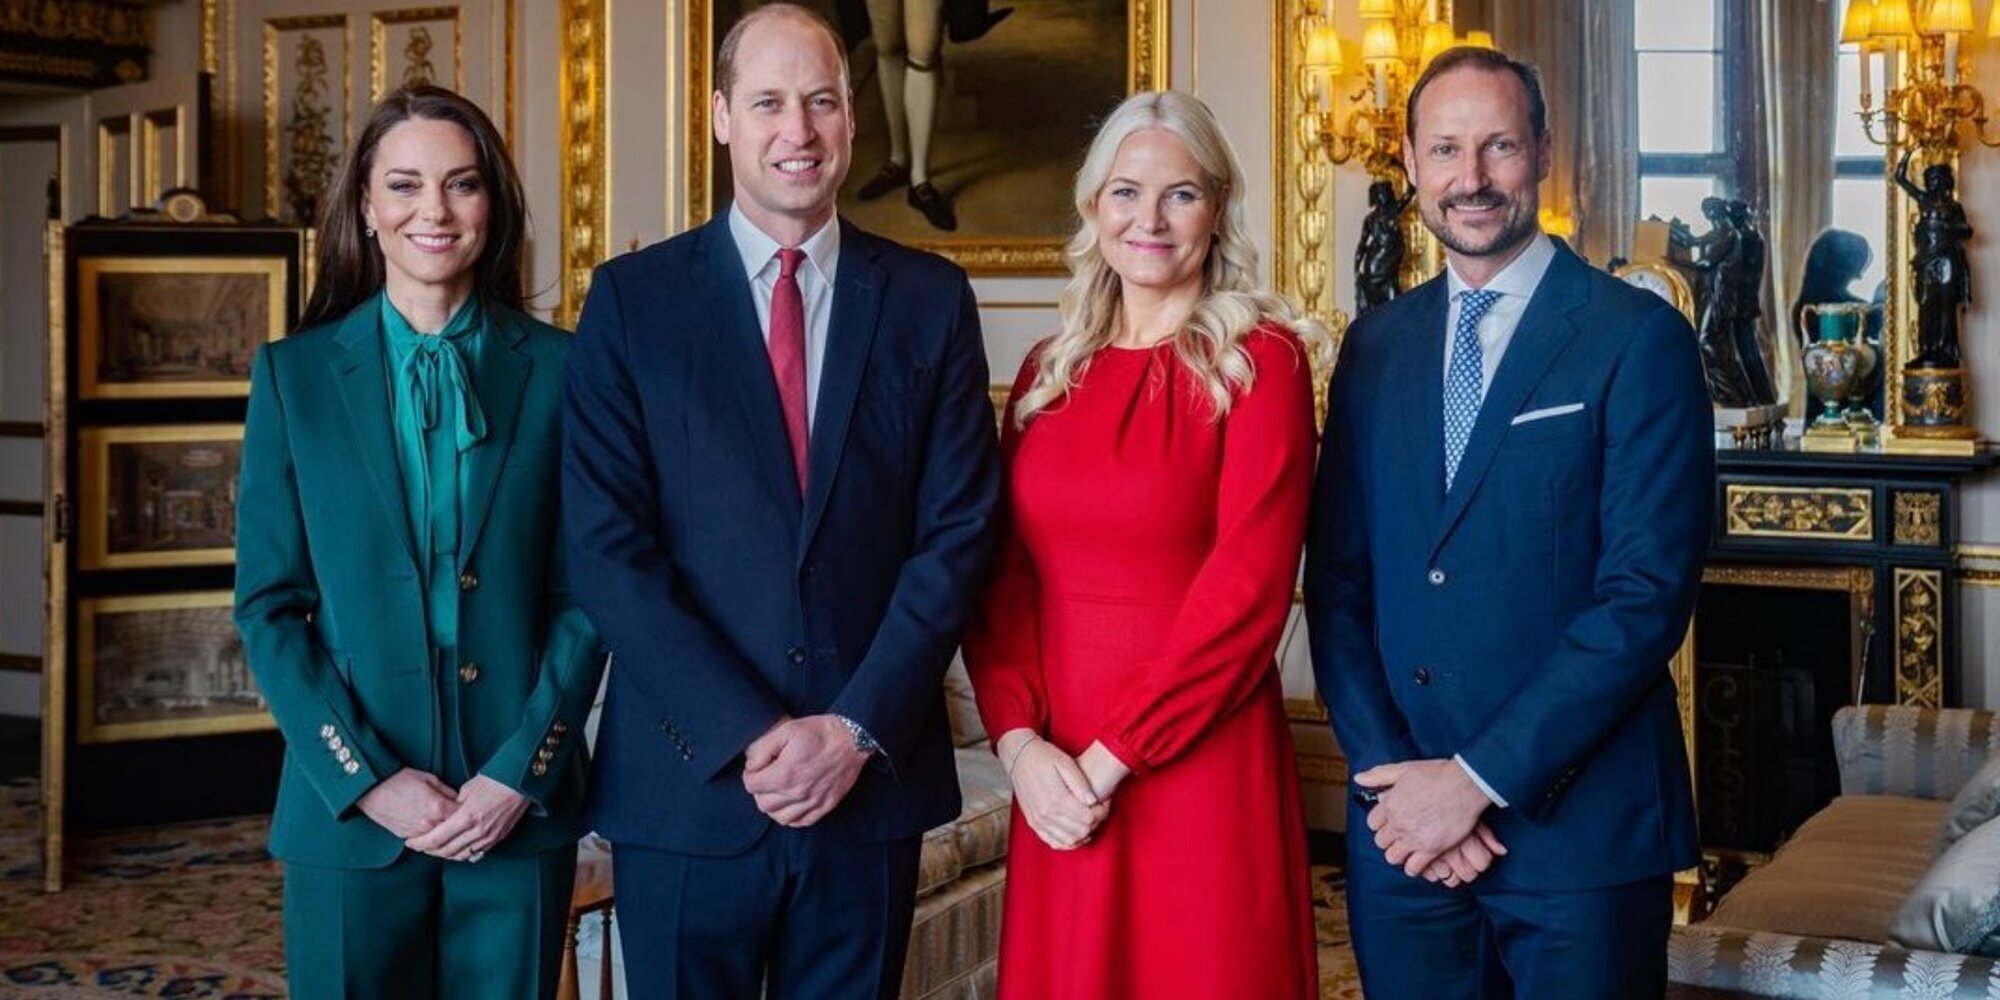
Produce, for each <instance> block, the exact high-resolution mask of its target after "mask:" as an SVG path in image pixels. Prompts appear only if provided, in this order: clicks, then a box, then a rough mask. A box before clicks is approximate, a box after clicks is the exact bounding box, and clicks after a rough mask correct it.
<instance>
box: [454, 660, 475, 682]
mask: <svg viewBox="0 0 2000 1000" xmlns="http://www.w3.org/2000/svg"><path fill="white" fill-rule="evenodd" d="M458 679H459V680H461V681H464V682H465V683H467V684H470V683H472V682H473V681H476V680H478V679H479V664H477V663H467V664H466V665H465V666H462V667H460V668H458Z"/></svg>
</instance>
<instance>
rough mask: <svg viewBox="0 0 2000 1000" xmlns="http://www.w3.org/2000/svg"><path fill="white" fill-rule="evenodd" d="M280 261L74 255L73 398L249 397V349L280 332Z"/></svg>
mask: <svg viewBox="0 0 2000 1000" xmlns="http://www.w3.org/2000/svg"><path fill="white" fill-rule="evenodd" d="M289 263H290V262H289V261H288V260H287V259H286V258H284V257H222V256H216V257H178V256H146V257H136V256H131V257H128V256H118V257H110V256H105V257H98V256H79V257H78V259H77V262H76V278H77V320H78V323H77V338H78V348H77V353H78V359H77V360H78V363H79V364H78V373H77V380H78V384H77V395H78V397H79V398H81V399H86V400H89V399H184V398H199V397H219V396H222V397H226V396H248V395H249V394H250V362H251V360H252V359H253V358H254V357H255V356H256V353H257V348H258V346H259V345H261V344H263V343H264V342H265V341H269V340H276V339H278V338H279V337H281V336H284V333H285V327H286V317H287V288H286V285H285V282H286V275H287V273H288V270H287V269H288V266H289Z"/></svg>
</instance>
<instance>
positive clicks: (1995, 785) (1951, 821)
mask: <svg viewBox="0 0 2000 1000" xmlns="http://www.w3.org/2000/svg"><path fill="white" fill-rule="evenodd" d="M1996 814H2000V754H1994V755H1993V756H1991V757H1988V758H1987V759H1986V763H1985V764H1984V765H1982V766H1981V767H1980V768H1979V770H1977V771H1974V772H1972V777H1970V778H1967V779H1965V786H1964V787H1962V788H1960V789H1959V790H1958V795H1957V796H1955V797H1953V798H1952V800H1951V807H1950V809H1949V810H1948V811H1947V812H1946V813H1945V814H1944V825H1943V826H1941V827H1939V828H1938V833H1937V844H1936V847H1935V848H1934V850H1933V851H1932V854H1933V855H1934V856H1936V857H1940V858H1941V857H1944V853H1945V852H1946V851H1949V850H1951V845H1953V844H1955V843H1957V842H1958V838H1960V837H1963V836H1965V835H1966V834H1968V833H1971V832H1972V831H1973V830H1976V829H1978V828H1979V826H1980V825H1981V824H1983V823H1985V822H1986V821H1987V820H1989V819H1992V818H1993V817H1994V816H1995V815H1996Z"/></svg>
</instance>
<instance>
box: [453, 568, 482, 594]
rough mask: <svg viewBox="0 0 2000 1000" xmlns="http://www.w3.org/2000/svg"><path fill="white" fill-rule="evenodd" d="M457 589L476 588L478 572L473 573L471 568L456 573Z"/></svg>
mask: <svg viewBox="0 0 2000 1000" xmlns="http://www.w3.org/2000/svg"><path fill="white" fill-rule="evenodd" d="M458 589H460V590H478V589H479V574H477V573H474V572H472V571H471V570H466V571H465V572H463V573H460V574H458Z"/></svg>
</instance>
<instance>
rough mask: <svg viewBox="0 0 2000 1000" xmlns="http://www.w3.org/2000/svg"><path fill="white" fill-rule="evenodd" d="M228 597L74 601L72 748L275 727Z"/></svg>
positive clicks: (202, 594) (220, 593)
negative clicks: (252, 674)
mask: <svg viewBox="0 0 2000 1000" xmlns="http://www.w3.org/2000/svg"><path fill="white" fill-rule="evenodd" d="M232 607H233V601H232V597H231V595H230V592H229V591H227V590H203V591H186V592H180V593H170V594H147V595H143V596H137V597H87V598H82V599H80V600H78V601H77V606H76V619H77V621H76V630H77V636H76V641H77V650H76V653H77V656H76V667H77V670H76V673H77V701H76V722H77V731H76V739H77V742H78V743H115V742H120V741H125V740H148V739H163V738H168V737H176V736H201V735H210V734H214V733H235V732H247V731H250V730H257V729H270V728H273V727H274V725H275V724H274V723H273V721H272V719H271V715H270V712H269V711H268V709H267V708H266V706H265V704H264V696H263V694H261V693H260V692H259V691H258V690H257V684H256V682H255V681H254V680H252V679H251V677H250V667H249V665H248V663H247V662H246V661H245V659H244V655H243V640H242V639H241V638H239V637H238V636H237V634H236V622H235V621H234V620H233V618H232V617H231V609H232Z"/></svg>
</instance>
